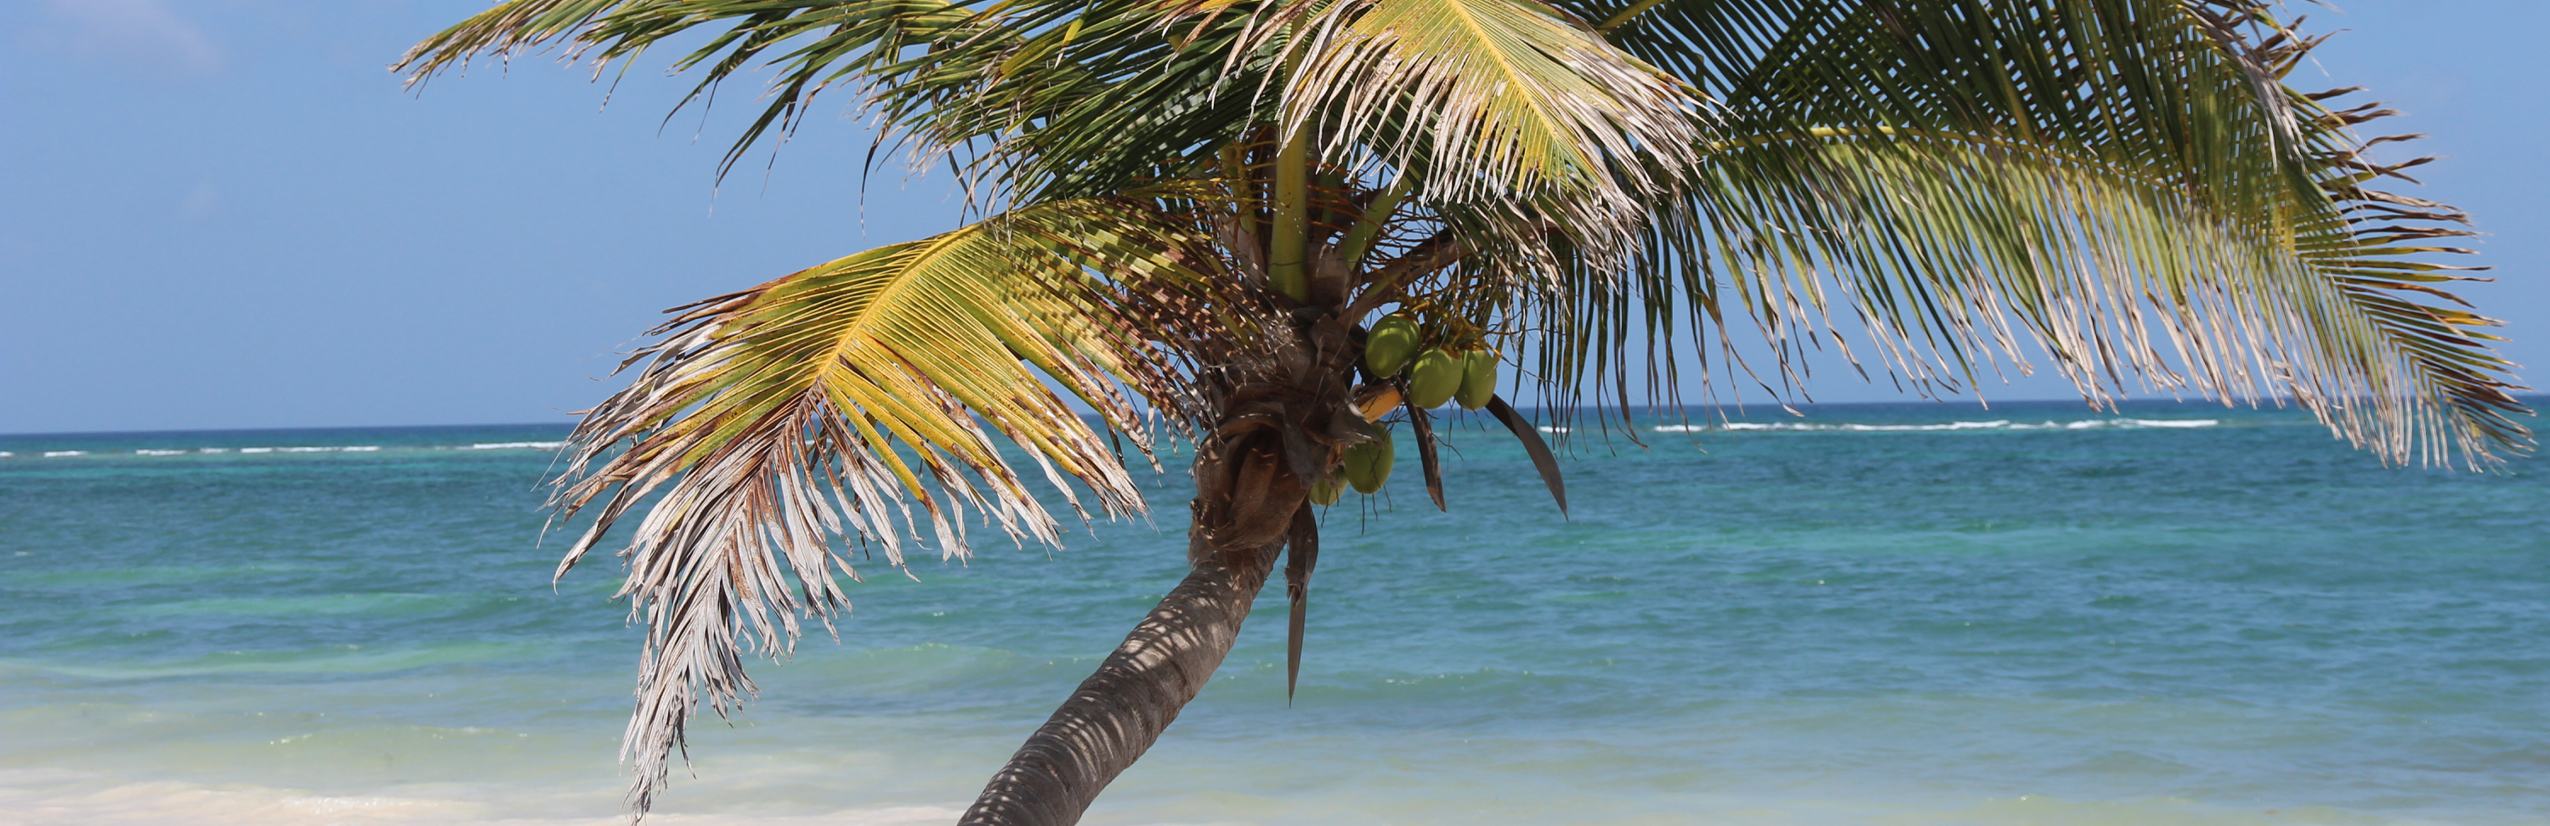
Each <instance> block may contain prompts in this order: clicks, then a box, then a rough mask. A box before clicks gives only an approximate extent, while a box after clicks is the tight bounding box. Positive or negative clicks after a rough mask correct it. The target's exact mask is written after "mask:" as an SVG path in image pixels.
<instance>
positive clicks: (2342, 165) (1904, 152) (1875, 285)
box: [1540, 0, 2529, 464]
mask: <svg viewBox="0 0 2550 826" xmlns="http://www.w3.org/2000/svg"><path fill="white" fill-rule="evenodd" d="M1700 5H1706V4H1696V3H1691V2H1679V1H1678V0H1668V2H1664V3H1659V4H1649V5H1646V7H1645V8H1646V11H1643V12H1639V15H1652V16H1637V15H1633V16H1632V17H1631V18H1630V20H1632V21H1633V22H1635V23H1637V24H1639V26H1643V27H1644V28H1634V27H1633V28H1624V29H1616V30H1615V32H1616V36H1619V35H1618V33H1619V32H1625V31H1635V32H1636V33H1637V37H1642V38H1646V39H1647V41H1646V42H1648V43H1649V44H1650V46H1651V47H1654V46H1655V44H1661V43H1670V42H1722V43H1729V44H1731V45H1729V46H1728V51H1722V52H1718V53H1715V54H1714V55H1713V57H1714V58H1715V62H1711V63H1705V64H1704V63H1699V62H1694V61H1685V63H1684V65H1682V66H1680V67H1679V69H1680V70H1683V71H1695V72H1710V73H1716V74H1711V75H1709V76H1707V77H1701V78H1695V80H1697V81H1706V82H1708V83H1711V84H1713V85H1714V86H1715V87H1716V88H1722V89H1726V90H1728V94H1729V95H1730V110H1729V114H1728V122H1729V124H1730V129H1731V130H1734V131H1735V132H1736V133H1737V134H1739V135H1742V137H1735V138H1730V139H1727V140H1724V141H1720V142H1718V143H1717V144H1715V145H1714V146H1711V147H1709V149H1710V155H1709V157H1708V158H1707V160H1706V161H1705V162H1704V166H1705V167H1706V168H1707V169H1708V174H1706V175H1704V176H1702V177H1701V178H1699V179H1697V180H1696V181H1695V182H1694V185H1693V186H1692V187H1691V188H1690V189H1689V190H1687V191H1686V192H1685V194H1684V196H1683V200H1682V203H1681V204H1680V205H1679V206H1677V207H1674V208H1672V209H1668V210H1665V211H1664V212H1663V213H1662V215H1663V220H1661V221H1659V222H1658V223H1656V224H1653V225H1651V226H1650V228H1649V229H1650V232H1649V234H1648V236H1647V247H1646V252H1647V255H1646V257H1645V260H1644V262H1643V263H1642V265H1641V267H1640V268H1638V269H1637V270H1636V271H1635V273H1634V276H1633V277H1632V278H1631V279H1629V280H1627V281H1626V282H1617V281H1612V280H1609V279H1608V278H1607V277H1606V276H1605V275H1604V274H1603V273H1601V272H1596V271H1588V272H1583V273H1580V274H1579V276H1578V277H1577V278H1574V279H1571V281H1570V283H1571V285H1573V286H1576V287H1577V288H1578V289H1577V290H1576V294H1570V295H1553V296H1551V297H1550V303H1549V304H1548V305H1547V307H1546V308H1545V309H1544V310H1543V311H1542V314H1543V315H1544V316H1546V317H1547V319H1548V320H1549V322H1550V326H1552V327H1554V328H1556V329H1557V330H1558V331H1560V332H1559V333H1558V334H1557V335H1555V336H1552V337H1550V338H1549V339H1547V340H1545V342H1544V349H1543V352H1542V353H1541V358H1540V362H1541V363H1542V365H1543V367H1544V373H1545V376H1544V377H1545V379H1547V380H1548V381H1550V382H1552V384H1553V386H1554V387H1557V388H1562V390H1561V391H1560V392H1558V393H1555V394H1553V400H1554V401H1560V402H1562V403H1563V402H1564V401H1565V397H1566V396H1567V395H1568V393H1567V390H1566V389H1572V388H1574V387H1577V386H1578V385H1579V384H1585V385H1587V386H1590V387H1593V388H1597V389H1598V391H1613V395H1616V396H1625V395H1626V393H1627V389H1626V379H1627V378H1628V376H1627V375H1626V374H1627V373H1628V372H1629V371H1631V370H1636V369H1639V368H1640V367H1641V365H1642V362H1645V361H1647V359H1640V358H1637V357H1634V356H1632V354H1630V353H1628V352H1626V351H1625V348H1626V347H1627V346H1629V344H1630V342H1631V341H1632V340H1633V339H1635V338H1639V337H1642V334H1643V337H1644V338H1646V339H1647V340H1649V341H1651V342H1652V341H1654V340H1657V339H1662V338H1670V337H1673V336H1676V335H1687V336H1692V337H1695V338H1696V337H1698V336H1702V335H1709V333H1706V332H1704V331H1705V330H1707V329H1708V328H1713V327H1714V328H1717V329H1718V330H1719V332H1718V333H1716V335H1720V336H1723V335H1725V334H1726V332H1725V329H1724V328H1725V325H1726V324H1727V318H1726V317H1727V316H1729V315H1736V314H1742V315H1749V316H1750V317H1751V318H1752V319H1753V323H1754V324H1755V325H1756V326H1757V332H1759V333H1760V334H1761V336H1762V337H1765V338H1768V339H1770V340H1771V341H1773V342H1774V343H1775V346H1776V347H1777V354H1776V356H1775V361H1776V364H1775V365H1773V366H1772V367H1771V368H1770V369H1769V373H1768V374H1767V375H1761V376H1757V377H1756V378H1757V379H1759V380H1762V381H1764V382H1765V383H1767V384H1771V385H1775V386H1774V387H1773V388H1772V389H1773V390H1774V391H1775V392H1779V391H1781V390H1782V389H1783V388H1785V387H1794V386H1795V383H1796V381H1797V379H1798V378H1799V376H1798V374H1797V371H1799V370H1802V369H1803V368H1802V365H1803V364H1805V363H1806V356H1807V355H1808V354H1809V352H1810V351H1812V350H1815V349H1818V348H1821V347H1825V346H1828V345H1829V346H1833V347H1837V348H1839V349H1841V351H1842V356H1843V357H1844V359H1845V360H1846V361H1849V362H1850V363H1853V364H1861V363H1868V364H1871V365H1877V366H1883V367H1885V368H1887V369H1888V371H1889V372H1891V373H1892V374H1894V375H1895V376H1896V377H1897V378H1898V380H1901V381H1906V382H1909V383H1910V384H1912V385H1914V386H1915V387H1917V388H1933V389H1947V390H1954V389H1958V388H1961V387H1970V386H1973V385H1975V384H1976V383H1977V382H1978V380H1979V379H1980V378H1981V376H1980V375H1979V374H1980V373H1981V372H1985V371H1989V370H1993V369H2002V368H2005V367H2006V368H2009V369H2017V370H2020V371H2022V372H2024V371H2026V370H2028V369H2030V368H2029V366H2028V362H2027V359H2028V356H2027V355H2026V350H2027V349H2029V348H2026V347H2022V346H2020V345H2021V343H2022V342H2023V340H2026V339H2034V341H2035V342H2036V343H2037V344H2040V345H2042V348H2043V349H2044V350H2045V351H2046V352H2048V353H2049V354H2050V355H2051V356H2052V357H2053V360H2054V366H2055V367H2056V368H2057V369H2058V370H2060V371H2062V372H2063V373H2064V374H2065V375H2067V376H2068V377H2070V378H2071V379H2072V380H2073V381H2074V382H2075V383H2076V384H2077V385H2079V386H2080V387H2081V389H2082V390H2083V392H2084V393H2085V394H2086V395H2088V396H2089V397H2090V398H2091V399H2092V400H2093V401H2102V400H2106V399H2109V398H2111V397H2112V396H2113V395H2114V394H2116V393H2120V392H2123V391H2124V390H2125V389H2127V388H2128V387H2129V386H2132V385H2138V384H2139V385H2143V386H2146V387H2149V388H2156V389H2160V390H2164V391H2167V392H2181V391H2185V392H2195V393H2199V394H2202V395H2207V396H2211V397H2216V398H2224V399H2226V400H2229V399H2234V398H2249V399H2252V400H2256V399H2258V398H2260V397H2263V396H2274V397H2279V398H2282V397H2290V398H2291V399H2293V400H2294V401H2297V402H2299V403H2300V404H2302V405H2304V406H2305V407H2307V408H2309V409H2311V410H2313V411H2314V412H2315V413H2318V414H2319V415H2320V416H2321V417H2322V418H2323V419H2324V421H2327V422H2328V423H2329V424H2330V425H2331V426H2332V427H2333V428H2334V429H2335V430H2336V431H2337V432H2338V433H2340V434H2341V435H2343V436H2344V437H2346V438H2348V439H2349V440H2351V441H2353V442H2355V443H2356V444H2359V445H2363V446H2368V447H2372V448H2375V449H2376V450H2378V451H2379V452H2380V453H2381V454H2382V455H2383V456H2384V457H2385V458H2387V459H2390V460H2393V461H2412V460H2414V459H2417V458H2423V459H2425V460H2428V461H2441V460H2444V459H2445V458H2446V457H2447V456H2449V455H2451V454H2455V453H2458V454H2460V455H2462V456H2464V457H2465V458H2467V459H2468V460H2470V461H2471V462H2473V463H2475V464H2486V463H2488V462H2491V461H2493V459H2494V457H2495V456H2496V455H2498V453H2499V452H2501V451H2506V450H2513V451H2522V450H2525V449H2528V446H2529V442H2528V437H2527V436H2526V435H2525V434H2524V433H2523V431H2522V428H2521V427H2520V426H2518V425H2516V424H2515V423H2514V422H2513V420H2512V419H2511V418H2509V417H2508V416H2509V414H2510V413H2513V412H2515V411H2519V410H2520V409H2521V408H2520V406H2519V405H2517V404H2515V402H2514V401H2513V399H2512V398H2511V397H2510V396H2509V395H2507V391H2508V390H2510V389H2512V388H2511V385H2510V383H2509V382H2508V381H2507V379H2506V376H2505V373H2506V372H2507V370H2508V369H2509V368H2510V365H2507V364H2506V363H2505V362H2504V361H2503V360H2502V359H2499V358H2497V357H2496V356H2495V355H2493V354H2492V353H2490V352H2489V351H2488V350H2487V348H2486V342H2487V341H2488V340H2489V339H2488V337H2486V336H2485V335H2483V334H2479V333H2477V332H2476V329H2477V328H2480V327H2485V326H2489V325H2492V324H2493V323H2494V322H2491V321H2489V320H2487V319H2484V318H2481V317H2479V316H2476V315H2474V314H2470V313H2468V312H2466V311H2463V310H2460V309H2458V308H2455V307H2449V306H2444V305H2438V304H2432V303H2429V302H2421V301H2419V300H2416V299H2418V298H2420V297H2426V298H2434V297H2441V298H2443V299H2444V300H2446V301H2447V302H2451V301H2457V299H2452V298H2451V297H2450V296H2449V295H2447V294H2444V293H2441V292H2439V291H2436V290H2435V288H2434V287H2433V286H2431V285H2432V284H2433V283H2434V282H2436V281H2442V280H2451V279H2453V278H2456V276H2452V275H2450V274H2449V273H2448V272H2445V270H2448V269H2449V268H2445V267H2441V266H2440V265H2436V264H2432V263H2419V262H2417V260H2416V259H2415V258H2413V257H2409V258H2404V257H2403V256H2415V255H2417V254H2420V253H2430V252H2452V251H2454V250H2449V249H2444V248H2438V247H2435V246H2433V245H2432V244H2431V243H2430V241H2431V239H2433V238H2436V237H2442V236H2449V235H2454V234H2460V231H2458V230H2453V229H2450V228H2437V227H2402V226H2399V225H2398V224H2399V222H2396V221H2388V220H2385V219H2387V218H2390V217H2403V216H2400V215H2398V213H2397V212H2391V213H2384V212H2382V211H2380V210H2378V209H2377V210H2371V211H2367V210H2366V209H2364V208H2363V207H2362V205H2364V204H2374V205H2376V206H2379V205H2380V199H2383V198H2389V199H2391V200H2392V201H2393V202H2395V203H2394V204H2393V206H2394V207H2396V206H2397V203H2396V202H2398V201H2399V199H2397V198H2396V196H2385V195H2375V194H2366V193H2363V192H2360V191H2359V190H2360V186H2361V184H2362V183H2363V182H2364V181H2366V180H2369V179H2370V178H2371V177H2372V176H2374V175H2376V174H2379V173H2378V171H2376V170H2372V169H2368V166H2367V163H2366V162H2365V161H2363V160H2362V153H2361V149H2362V147H2363V146H2364V145H2365V144H2366V142H2364V141H2362V140H2361V139H2359V138H2356V137H2354V136H2353V135H2352V134H2351V133H2350V132H2349V131H2347V129H2346V128H2345V127H2347V126H2349V125H2350V119H2349V118H2347V117H2343V116H2339V115H2335V114H2332V113H2328V112H2326V111H2325V110H2323V109H2321V108H2320V107H2319V106H2318V105H2317V104H2316V103H2315V102H2314V101H2312V100H2311V99H2310V98H2309V96H2305V95H2301V94H2298V93H2295V92H2293V91H2291V90H2289V89H2286V88H2284V87H2283V86H2282V84H2281V80H2280V79H2281V78H2282V77H2283V75H2284V74H2285V73H2286V72H2287V71H2289V70H2290V69H2291V68H2292V67H2293V66H2294V65H2295V64H2296V63H2297V62H2298V60H2299V56H2300V53H2301V50H2302V48H2303V47H2305V46H2307V43H2308V41H2304V40H2301V39H2300V38H2298V37H2296V36H2294V35H2292V34H2291V33H2290V32H2287V31H2285V30H2284V29H2283V28H2281V27H2280V26H2277V25H2275V23H2274V21H2273V19H2272V18H2267V17H2263V16H2258V14H2257V13H2258V12H2260V11H2261V10H2260V9H2259V8H2258V7H2256V6H2254V5H2253V4H2245V3H2230V2H2225V3H2213V2H2180V0H2025V1H2024V2H2017V3H2007V4H1970V3H1962V2H1950V1H1949V0H1937V1H1936V2H1853V3H1840V2H1787V3H1773V2H1762V3H1736V4H1733V5H1736V6H1747V7H1754V8H1753V11H1755V12H1756V13H1755V14H1753V15H1752V16H1749V17H1739V16H1737V15H1734V14H1732V13H1729V12H1728V4H1717V5H1716V6H1714V7H1713V8H1712V9H1711V11H1714V12H1717V13H1718V16H1714V17H1712V16H1708V15H1703V14H1700V13H1699V12H1698V11H1695V9H1696V8H1697V7H1698V6H1700ZM1588 11H1599V9H1589V10H1588ZM2234 11H2236V12H2238V14H2232V13H2231V12H2234ZM1616 14H1617V12H1616V13H1615V15H1616ZM2244 15H2246V16H2244ZM1700 20H1706V21H1708V22H1709V23H1711V24H1712V25H1713V26H1715V28H1706V27H1703V28H1695V29H1693V30H1690V31H1680V32H1676V31H1673V30H1672V27H1673V26H1676V25H1683V24H1687V23H1691V22H1694V21H1700ZM1746 26H1749V27H1751V28H1749V29H1747V28H1743V27H1746ZM1739 30H1741V31H1739ZM1634 42H1635V41H1633V43H1634ZM1632 50H1633V51H1636V50H1637V48H1636V47H1635V46H1634V45H1633V49H1632ZM1729 55H1733V57H1732V58H1731V57H1729ZM2261 78H2263V79H2264V81H2265V84H2266V85H2264V86H2262V85H2261ZM2262 90H2264V92H2262ZM2410 211H2412V212H2415V211H2417V210H2416V209H2414V208H2410ZM2405 217H2424V218H2441V219H2444V220H2450V219H2452V218H2454V217H2456V216H2455V215H2453V214H2449V211H2448V210H2446V211H2444V212H2436V211H2434V210H2425V211H2424V212H2423V213H2421V214H2419V215H2412V216H2405ZM2392 273H2401V274H2406V275H2408V276H2410V277H2408V278H2392V277H2387V276H2388V274H2392ZM1677 307H1678V309H1677ZM1835 316H1839V317H1840V318H1839V321H1840V322H1841V323H1839V324H1838V325H1837V324H1835V321H1836V319H1835V318H1834V317H1835ZM1737 323H1739V324H1740V323H1742V322H1737ZM1851 331H1858V333H1859V335H1861V336H1862V337H1863V338H1864V340H1863V341H1862V342H1861V349H1860V350H1856V351H1854V350H1852V349H1851V343H1850V340H1849V338H1847V337H1844V336H1843V335H1842V334H1843V333H1845V332H1851ZM1722 352H1726V354H1727V356H1728V360H1727V361H1726V362H1722V366H1725V367H1727V368H1729V369H1733V370H1738V371H1750V370H1751V369H1752V368H1751V367H1750V366H1748V365H1744V364H1742V363H1740V362H1738V361H1736V360H1734V358H1733V354H1732V352H1731V351H1724V350H1723V349H1722ZM1658 355H1661V356H1663V357H1665V358H1667V359H1670V354H1669V351H1668V352H1651V354H1650V356H1651V357H1653V356H1658ZM2005 359H2006V360H2008V363H2007V364H2004V363H2003V360H2005ZM1648 369H1650V370H1651V371H1652V370H1654V369H1655V368H1653V367H1649V368H1648ZM1663 369H1664V370H1665V371H1668V372H1669V371H1671V370H1673V369H1674V368H1673V366H1672V364H1671V363H1670V361H1668V362H1667V363H1666V364H1665V365H1664V368H1663ZM1624 401H1626V399H1624Z"/></svg>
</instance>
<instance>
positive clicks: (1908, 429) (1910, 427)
mask: <svg viewBox="0 0 2550 826" xmlns="http://www.w3.org/2000/svg"><path fill="white" fill-rule="evenodd" d="M2220 424H2222V421H2221V420H2219V419H2122V418H2120V419H2083V420H2080V421H2076V422H2041V423H2037V424H2029V423H2026V422H2012V421H2010V420H2008V419H1994V420H1992V421H1986V422H1943V423H1939V424H1855V423H1840V424H1820V423H1813V422H1727V423H1725V424H1722V425H1718V426H1715V427H1710V426H1705V425H1688V424H1666V425H1657V426H1655V427H1654V428H1651V429H1652V430H1654V431H1655V432H1657V433H1703V432H1708V431H1721V432H1743V431H1778V432H1791V433H1936V432H1943V431H1956V430H2096V429H2100V428H2111V427H2112V428H2128V429H2131V428H2143V427H2158V428H2189V427H2214V426H2217V425H2220Z"/></svg>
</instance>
